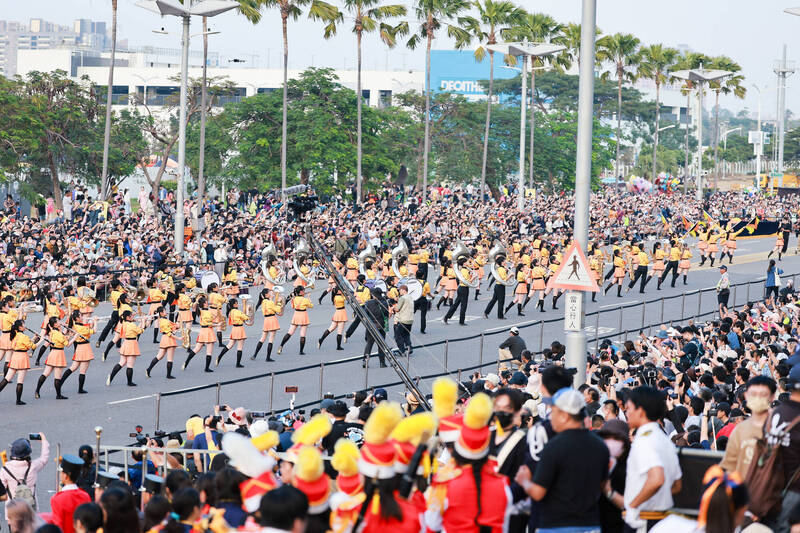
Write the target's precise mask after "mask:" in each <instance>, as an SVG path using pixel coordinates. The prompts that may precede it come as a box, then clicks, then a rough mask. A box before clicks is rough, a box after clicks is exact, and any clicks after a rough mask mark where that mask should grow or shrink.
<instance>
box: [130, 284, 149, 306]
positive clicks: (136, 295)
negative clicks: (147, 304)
mask: <svg viewBox="0 0 800 533" xmlns="http://www.w3.org/2000/svg"><path fill="white" fill-rule="evenodd" d="M128 297H129V298H130V299H131V300H132V301H134V302H136V303H137V304H141V303H142V302H144V301H145V300H147V294H146V293H145V292H144V289H143V288H141V287H139V288H138V289H136V292H134V291H133V290H129V291H128Z"/></svg>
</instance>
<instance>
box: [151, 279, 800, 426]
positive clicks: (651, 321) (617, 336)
mask: <svg viewBox="0 0 800 533" xmlns="http://www.w3.org/2000/svg"><path fill="white" fill-rule="evenodd" d="M797 275H798V274H788V275H787V274H784V275H783V279H784V280H788V279H790V278H791V279H792V280H793V283H794V280H795V278H796V276H797ZM764 281H765V278H759V279H754V280H750V281H747V282H743V283H737V284H732V285H731V287H730V290H731V294H730V300H729V307H731V308H734V307H736V306H738V305H743V304H745V303H747V302H750V301H752V300H753V299H755V300H760V299H761V298H762V297H763V295H764ZM709 293H712V294H709ZM676 299H680V302H681V312H680V314H679V315H676V316H668V314H667V313H666V311H665V302H668V301H671V300H676ZM717 312H718V304H717V298H716V289H715V288H713V287H709V288H705V289H695V290H692V291H688V292H685V293H683V294H679V295H673V296H664V297H661V298H655V299H651V300H645V301H642V302H635V303H628V304H620V305H619V306H617V307H615V308H613V309H608V310H597V311H593V312H591V313H587V314H586V315H585V319H584V324H585V327H586V329H587V330H588V332H589V333H590V334H591V333H593V334H594V335H593V336H591V337H590V338H589V339H588V345H589V346H590V347H591V346H592V343H594V351H595V352H596V351H597V350H598V349H599V346H600V343H601V342H602V341H604V340H610V341H612V342H618V343H622V342H624V341H626V340H628V339H629V336H630V335H631V334H633V335H639V334H640V333H646V334H647V335H652V334H653V329H654V328H659V327H660V326H661V325H666V326H669V327H671V326H676V325H681V326H683V325H687V323H688V322H689V321H699V320H705V319H708V318H712V317H713V316H715V315H716V314H717ZM626 315H627V317H626ZM634 317H636V318H634ZM634 320H635V322H634V323H633V324H632V323H631V322H632V321H634ZM563 321H564V318H563V316H561V317H558V318H551V319H543V320H530V321H527V322H523V323H520V324H515V325H516V326H517V327H518V328H519V329H520V330H524V329H528V330H535V329H536V328H538V331H535V332H534V335H536V337H538V350H533V349H531V348H532V346H530V337H529V347H528V348H529V349H530V350H531V352H533V353H534V354H541V353H542V351H543V350H544V349H545V347H546V346H545V344H544V334H545V326H550V327H552V325H553V324H558V323H561V322H563ZM626 325H627V326H628V327H625V326H626ZM605 330H608V331H609V332H608V333H605V334H604V333H601V332H603V331H605ZM507 334H508V327H503V328H496V329H492V330H487V331H483V332H481V333H476V334H474V335H468V336H465V337H459V338H456V339H446V340H441V341H435V342H431V343H425V344H418V345H414V350H424V351H426V352H427V353H428V354H430V355H431V356H432V358H433V359H435V360H436V361H437V362H438V364H439V365H440V367H441V368H442V369H443V371H438V372H433V373H429V374H425V375H416V374H414V373H412V370H413V369H412V358H411V357H410V355H406V356H405V357H404V358H402V359H405V368H406V371H407V372H409V373H411V374H412V375H413V376H414V379H415V381H416V383H417V384H421V383H422V382H425V383H426V385H428V383H427V382H429V381H432V380H433V379H435V378H437V377H442V376H448V375H450V376H454V377H456V379H457V380H458V382H459V383H460V382H461V381H463V379H462V378H464V377H465V374H466V375H467V377H468V376H469V373H470V372H474V371H476V370H477V371H482V370H484V369H487V368H492V367H493V368H495V369H498V370H499V367H500V364H501V361H499V360H498V358H497V355H496V352H495V351H494V350H492V353H491V356H487V355H486V354H485V349H486V340H487V338H493V337H496V336H498V335H507ZM475 340H478V343H479V347H478V350H477V361H475V362H474V363H473V364H467V365H465V364H464V362H463V357H459V363H458V364H457V365H456V366H453V365H451V361H450V353H451V351H459V349H458V344H459V343H464V342H471V341H475ZM498 344H499V343H498ZM436 347H441V348H440V350H439V351H438V354H437V353H434V352H433V351H432V349H433V348H436ZM459 353H461V354H463V353H465V350H460V351H459ZM377 356H378V355H377V353H373V354H371V355H370V361H372V360H374V359H375V358H377ZM398 360H401V358H400V357H398ZM363 361H364V357H363V356H362V355H358V356H353V357H346V358H343V359H337V360H334V361H327V362H321V363H315V364H308V365H303V366H300V367H295V368H290V369H285V370H277V371H274V372H266V373H261V374H256V375H251V376H246V377H242V378H237V379H231V380H226V381H218V382H216V383H209V384H206V385H198V386H194V387H187V388H184V389H178V390H174V391H169V392H161V393H157V394H155V395H154V398H155V429H156V430H158V429H159V428H160V423H161V407H162V403H163V401H164V400H165V399H166V398H170V397H174V396H177V397H180V396H184V395H187V394H190V393H194V392H198V391H204V390H211V389H214V390H215V394H216V401H215V403H216V405H219V404H221V403H222V401H221V400H222V389H223V387H228V386H231V385H238V384H241V383H246V382H253V381H255V382H257V381H261V382H262V383H263V384H264V385H265V387H264V388H263V389H261V390H263V391H264V396H262V397H261V398H253V400H254V401H255V402H256V403H258V402H261V401H263V402H264V404H263V405H265V406H266V409H265V410H266V411H268V412H269V413H270V414H274V413H277V412H281V411H284V410H286V409H289V406H276V402H275V395H276V391H277V390H279V388H280V386H281V385H291V384H296V383H297V381H298V379H299V378H300V377H301V376H302V378H303V381H304V383H314V385H316V390H317V394H316V395H315V399H313V400H312V401H307V402H304V403H299V404H295V405H293V406H292V407H293V408H294V409H303V408H306V407H312V406H316V405H318V404H319V402H320V401H321V400H322V398H323V395H324V394H325V391H326V390H327V389H326V381H325V376H326V370H330V368H331V367H335V366H340V365H357V364H359V363H362V362H363ZM311 372H316V373H317V378H316V379H315V380H310V379H309V373H311ZM361 372H362V374H363V382H362V383H363V387H361V388H363V389H365V390H366V389H374V388H384V389H387V390H388V389H390V388H392V387H397V386H399V385H402V384H403V382H402V381H400V380H399V379H397V380H395V381H391V382H387V383H375V382H374V381H373V382H370V373H369V365H366V367H365V368H363V369H362V370H361ZM357 374H358V372H357V367H356V369H355V371H354V372H353V373H351V374H350V375H351V376H356V375H357ZM286 377H291V378H292V381H287V380H286ZM328 384H330V383H328ZM344 385H345V386H344V387H342V388H339V389H338V390H337V391H335V392H334V395H333V398H334V399H342V398H346V397H347V396H348V394H350V393H351V392H352V391H353V388H354V387H353V385H354V384H353V381H352V380H350V379H348V380H347V382H346V383H345V384H344ZM356 388H358V387H356ZM342 389H345V390H342ZM428 390H430V388H429V389H428Z"/></svg>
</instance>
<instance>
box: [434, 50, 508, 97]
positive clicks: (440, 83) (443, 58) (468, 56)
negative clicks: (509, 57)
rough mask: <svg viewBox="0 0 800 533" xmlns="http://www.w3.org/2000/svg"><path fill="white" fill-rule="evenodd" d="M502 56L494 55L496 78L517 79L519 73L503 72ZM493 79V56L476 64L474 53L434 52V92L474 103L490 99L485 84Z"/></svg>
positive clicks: (505, 70) (460, 51) (456, 51)
mask: <svg viewBox="0 0 800 533" xmlns="http://www.w3.org/2000/svg"><path fill="white" fill-rule="evenodd" d="M504 65H505V63H504V62H503V55H502V54H495V55H494V78H495V79H503V78H514V77H516V76H519V71H518V70H515V69H510V68H503V66H504ZM488 79H489V55H488V53H487V54H486V56H485V57H484V58H483V61H476V60H475V54H474V52H473V51H472V50H431V89H432V90H433V91H435V92H449V93H453V94H460V95H462V96H465V97H466V98H468V99H470V100H479V99H483V98H486V92H485V91H484V90H483V88H482V87H481V83H480V82H481V81H483V80H488Z"/></svg>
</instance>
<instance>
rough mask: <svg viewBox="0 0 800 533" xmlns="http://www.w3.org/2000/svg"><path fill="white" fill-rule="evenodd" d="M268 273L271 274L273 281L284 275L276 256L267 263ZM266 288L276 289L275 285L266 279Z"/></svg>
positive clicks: (272, 256)
mask: <svg viewBox="0 0 800 533" xmlns="http://www.w3.org/2000/svg"><path fill="white" fill-rule="evenodd" d="M267 272H268V273H269V277H270V278H272V279H278V278H280V276H281V274H282V273H283V272H282V271H281V269H280V266H279V261H278V258H277V257H275V256H274V255H271V256H270V257H269V261H268V263H267ZM264 286H265V287H266V288H268V289H272V288H273V287H275V284H274V283H272V282H271V281H270V280H269V279H266V278H265V279H264Z"/></svg>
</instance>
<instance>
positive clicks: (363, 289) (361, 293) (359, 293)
mask: <svg viewBox="0 0 800 533" xmlns="http://www.w3.org/2000/svg"><path fill="white" fill-rule="evenodd" d="M356 282H357V284H356V288H355V290H354V291H353V294H354V295H355V297H356V300H358V305H360V306H363V305H364V304H365V303H366V302H367V300H369V299H370V298H371V297H372V296H371V292H370V288H369V287H367V285H366V277H365V276H364V274H359V275H358V277H357V278H356ZM359 324H361V317H360V316H358V315H356V316H355V317H354V318H353V321H352V322H351V323H350V325H349V326H348V327H347V331H345V332H344V342H347V339H348V338H349V337H352V336H353V333H355V332H356V328H357V327H358V325H359Z"/></svg>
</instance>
